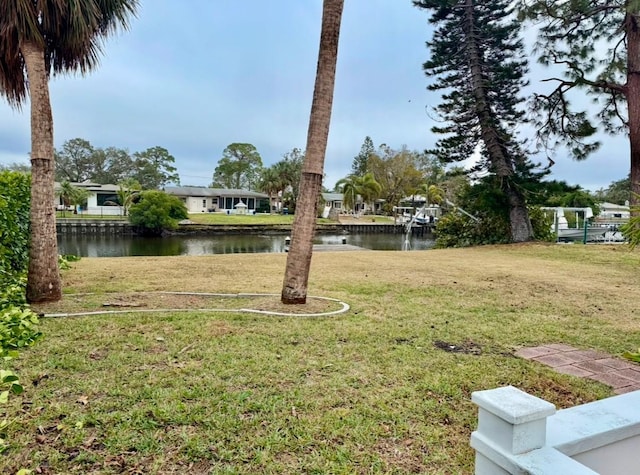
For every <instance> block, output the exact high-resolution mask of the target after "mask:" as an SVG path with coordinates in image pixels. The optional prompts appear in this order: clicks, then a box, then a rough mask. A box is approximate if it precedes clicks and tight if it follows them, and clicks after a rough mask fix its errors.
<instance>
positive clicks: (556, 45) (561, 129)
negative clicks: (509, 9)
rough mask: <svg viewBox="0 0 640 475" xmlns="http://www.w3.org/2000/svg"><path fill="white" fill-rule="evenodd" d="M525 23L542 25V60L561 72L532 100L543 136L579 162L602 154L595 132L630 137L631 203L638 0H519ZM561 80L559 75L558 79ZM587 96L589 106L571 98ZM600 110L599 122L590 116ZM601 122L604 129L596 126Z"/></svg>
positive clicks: (638, 90)
mask: <svg viewBox="0 0 640 475" xmlns="http://www.w3.org/2000/svg"><path fill="white" fill-rule="evenodd" d="M521 4H522V13H523V15H522V16H523V18H524V17H528V18H530V19H532V20H533V22H534V23H535V24H536V25H538V26H539V27H540V30H539V37H538V45H537V46H538V50H539V51H540V52H541V54H540V58H539V60H540V62H541V63H543V64H547V65H554V68H555V71H557V69H558V67H561V68H563V69H564V71H562V74H561V75H558V74H557V72H555V71H554V76H555V77H554V78H551V79H549V80H547V81H546V82H547V83H549V84H552V85H553V89H552V90H551V91H549V92H548V93H547V94H538V95H536V96H535V107H534V110H537V111H538V112H539V115H538V121H537V122H538V123H537V125H538V130H539V132H538V137H539V139H541V142H542V143H543V144H544V145H545V146H546V147H547V149H550V150H553V149H555V148H556V147H557V146H558V145H564V146H566V147H567V149H568V151H569V153H570V154H571V155H572V156H573V157H574V158H575V159H578V160H580V159H584V158H586V157H587V156H588V155H589V154H590V153H591V152H593V151H595V150H597V149H598V148H599V146H600V143H599V142H598V141H597V140H594V139H593V136H594V134H595V133H596V132H599V131H604V132H607V133H610V134H612V135H620V134H621V133H625V132H626V133H628V134H629V142H630V170H631V191H632V192H633V193H632V195H631V200H632V202H634V201H635V202H637V200H638V194H640V75H639V74H638V71H640V2H638V1H637V0H634V1H628V0H627V1H624V2H623V1H619V0H615V1H613V0H592V1H571V2H560V1H558V0H522V1H521ZM558 76H560V77H558ZM576 91H583V92H586V93H587V94H589V95H590V96H591V99H592V101H590V102H591V104H590V105H589V109H586V108H585V109H584V110H577V109H575V108H574V107H573V106H574V104H572V102H571V101H570V99H572V98H575V97H576V95H575V93H576ZM594 113H597V118H596V117H594V116H593V115H592V114H594ZM594 119H596V120H597V121H598V122H599V123H600V125H599V127H596V125H594Z"/></svg>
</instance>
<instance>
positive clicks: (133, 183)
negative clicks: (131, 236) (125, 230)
mask: <svg viewBox="0 0 640 475" xmlns="http://www.w3.org/2000/svg"><path fill="white" fill-rule="evenodd" d="M141 191H142V186H141V185H140V183H139V182H138V180H136V179H135V178H131V177H129V178H126V179H125V180H123V181H121V182H120V183H118V191H117V192H116V194H117V195H118V204H119V205H120V206H121V207H122V215H123V216H127V214H129V208H131V205H132V204H133V200H135V199H136V198H137V197H138V196H140V192H141Z"/></svg>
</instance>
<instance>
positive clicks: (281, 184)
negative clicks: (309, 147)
mask: <svg viewBox="0 0 640 475" xmlns="http://www.w3.org/2000/svg"><path fill="white" fill-rule="evenodd" d="M303 159H304V153H303V152H301V151H300V150H299V149H293V150H292V152H290V153H288V154H286V155H285V158H284V159H283V160H280V161H279V162H277V163H274V164H273V165H271V166H270V167H267V168H264V169H263V170H262V173H261V175H260V180H259V181H258V189H259V190H260V191H262V192H263V193H266V194H267V195H269V205H270V206H269V209H270V211H271V212H273V211H274V209H278V208H282V207H283V206H284V205H285V204H287V205H288V206H289V207H290V208H291V211H292V212H293V211H294V210H295V206H296V201H297V197H298V192H299V189H300V174H301V172H302V160H303ZM276 200H279V205H276Z"/></svg>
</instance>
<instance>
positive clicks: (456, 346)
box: [433, 340, 482, 355]
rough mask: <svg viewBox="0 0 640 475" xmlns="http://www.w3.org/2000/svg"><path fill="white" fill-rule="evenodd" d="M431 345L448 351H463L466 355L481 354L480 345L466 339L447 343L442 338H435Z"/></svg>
mask: <svg viewBox="0 0 640 475" xmlns="http://www.w3.org/2000/svg"><path fill="white" fill-rule="evenodd" d="M433 346H435V347H436V348H438V349H440V350H444V351H447V352H449V353H464V354H467V355H481V354H482V347H481V346H480V345H479V344H477V343H475V342H473V341H471V340H466V341H463V342H462V343H449V342H446V341H442V340H436V341H434V342H433Z"/></svg>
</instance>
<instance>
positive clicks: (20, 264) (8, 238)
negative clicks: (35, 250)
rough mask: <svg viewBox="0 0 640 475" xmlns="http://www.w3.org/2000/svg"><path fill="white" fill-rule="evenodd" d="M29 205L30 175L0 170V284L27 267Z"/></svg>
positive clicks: (22, 271) (24, 270)
mask: <svg viewBox="0 0 640 475" xmlns="http://www.w3.org/2000/svg"><path fill="white" fill-rule="evenodd" d="M30 205H31V184H30V176H29V175H27V174H26V173H18V172H10V171H3V172H0V284H1V283H2V282H3V281H4V278H9V280H13V277H14V276H15V275H20V274H23V273H24V272H26V270H27V264H28V262H29V209H30ZM7 274H8V275H7Z"/></svg>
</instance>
